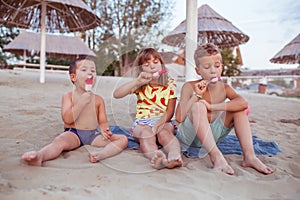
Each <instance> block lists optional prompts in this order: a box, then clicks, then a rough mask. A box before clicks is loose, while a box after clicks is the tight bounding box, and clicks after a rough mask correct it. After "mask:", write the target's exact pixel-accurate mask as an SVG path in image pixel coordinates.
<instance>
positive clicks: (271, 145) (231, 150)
mask: <svg viewBox="0 0 300 200" xmlns="http://www.w3.org/2000/svg"><path fill="white" fill-rule="evenodd" d="M110 131H111V132H112V133H114V134H121V135H125V136H126V137H127V138H128V145H127V149H139V147H140V145H139V143H138V142H136V141H135V140H134V138H133V136H132V135H131V134H130V132H129V131H130V129H129V128H126V127H123V126H110ZM174 134H175V135H176V131H175V133H174ZM252 140H253V147H254V151H255V154H256V155H266V156H275V155H276V154H277V153H278V152H282V151H281V149H280V148H279V146H278V145H277V144H276V142H266V141H263V140H260V139H258V137H257V136H252ZM217 146H218V148H219V149H220V151H221V152H222V153H223V154H238V155H242V154H243V152H242V148H241V146H240V143H239V140H238V138H237V137H236V135H227V136H226V137H225V139H224V140H223V141H221V142H219V143H218V144H217ZM183 154H184V155H185V156H186V157H189V158H197V157H204V156H205V155H207V153H206V151H205V149H203V148H195V147H188V148H187V149H186V150H184V151H183Z"/></svg>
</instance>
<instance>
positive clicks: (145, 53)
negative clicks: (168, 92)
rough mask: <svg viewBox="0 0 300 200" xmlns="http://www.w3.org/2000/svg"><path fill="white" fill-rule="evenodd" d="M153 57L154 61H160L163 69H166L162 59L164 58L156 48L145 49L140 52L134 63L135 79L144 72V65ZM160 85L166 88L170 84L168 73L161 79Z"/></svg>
mask: <svg viewBox="0 0 300 200" xmlns="http://www.w3.org/2000/svg"><path fill="white" fill-rule="evenodd" d="M151 56H152V57H153V58H154V59H158V60H159V61H160V63H161V66H162V69H166V66H165V62H164V61H163V59H162V56H161V55H160V53H158V51H157V50H156V49H154V48H145V49H142V50H140V51H139V53H138V55H137V57H136V59H135V61H134V63H133V68H134V71H133V75H134V77H138V76H139V74H140V73H141V72H142V71H143V69H142V65H143V64H144V63H145V62H146V61H148V60H149V59H150V58H151ZM158 81H159V84H161V85H163V86H165V85H167V83H168V73H164V74H162V75H161V76H160V77H159V80H158Z"/></svg>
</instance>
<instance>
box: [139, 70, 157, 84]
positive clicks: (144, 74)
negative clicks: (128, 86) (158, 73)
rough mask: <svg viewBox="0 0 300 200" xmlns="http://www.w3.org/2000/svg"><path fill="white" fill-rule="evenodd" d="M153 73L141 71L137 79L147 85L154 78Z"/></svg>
mask: <svg viewBox="0 0 300 200" xmlns="http://www.w3.org/2000/svg"><path fill="white" fill-rule="evenodd" d="M152 77H153V76H152V74H151V73H147V72H141V73H140V75H139V76H138V78H137V80H138V82H139V83H140V84H141V85H145V84H147V83H149V82H150V81H151V80H152Z"/></svg>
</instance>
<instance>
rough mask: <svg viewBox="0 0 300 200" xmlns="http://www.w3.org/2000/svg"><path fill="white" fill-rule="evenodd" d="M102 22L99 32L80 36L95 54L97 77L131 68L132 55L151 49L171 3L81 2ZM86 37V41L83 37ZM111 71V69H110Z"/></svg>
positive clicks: (137, 0)
mask: <svg viewBox="0 0 300 200" xmlns="http://www.w3.org/2000/svg"><path fill="white" fill-rule="evenodd" d="M85 2H86V3H87V5H89V6H90V7H91V8H92V9H93V10H94V11H95V13H96V14H98V15H99V16H100V18H101V20H102V24H101V26H100V27H99V28H97V29H94V30H91V31H89V32H86V33H83V37H84V38H85V39H88V43H89V46H90V47H91V48H92V49H94V50H96V53H97V60H96V62H97V65H98V73H100V74H102V72H103V71H104V70H106V68H107V67H108V66H109V65H111V64H112V65H113V68H114V74H115V75H117V76H120V75H124V74H125V73H126V72H127V71H128V70H129V69H130V67H131V63H132V57H135V55H134V56H133V55H132V53H136V52H137V51H138V50H139V49H140V48H142V47H143V46H146V45H151V46H155V44H157V43H158V42H160V40H159V37H160V36H161V35H162V33H163V31H164V30H165V29H166V26H167V25H168V19H169V18H170V17H171V11H172V5H173V4H174V0H148V1H146V0H111V1H107V0H85ZM85 34H88V35H89V36H88V37H85ZM110 67H112V66H110Z"/></svg>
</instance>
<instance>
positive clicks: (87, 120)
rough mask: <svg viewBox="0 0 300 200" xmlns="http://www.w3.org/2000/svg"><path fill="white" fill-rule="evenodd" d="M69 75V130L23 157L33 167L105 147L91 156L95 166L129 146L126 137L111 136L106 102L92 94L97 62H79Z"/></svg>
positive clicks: (65, 105)
mask: <svg viewBox="0 0 300 200" xmlns="http://www.w3.org/2000/svg"><path fill="white" fill-rule="evenodd" d="M69 74H70V79H71V81H72V83H73V84H74V86H75V87H74V90H73V91H70V92H67V93H65V94H64V95H63V97H62V112H61V115H62V119H63V122H64V128H65V130H64V132H63V133H62V134H60V135H59V136H57V137H56V138H55V139H54V140H53V141H52V143H50V144H48V145H47V146H45V147H44V148H42V149H41V150H39V151H30V152H27V153H25V154H23V156H22V159H23V160H24V161H26V162H27V163H28V164H29V165H34V166H42V163H43V162H44V161H47V160H52V159H55V158H57V157H58V156H59V155H60V154H61V153H62V152H63V151H69V150H74V149H76V148H78V147H80V146H83V145H92V146H95V147H103V149H101V150H100V151H98V152H92V153H90V162H92V163H95V162H97V161H100V160H103V159H105V158H108V157H111V156H114V155H116V154H118V153H120V152H121V151H122V150H123V149H125V148H126V146H127V142H128V141H127V137H126V136H123V135H115V134H112V133H111V132H110V130H109V124H108V121H107V117H106V111H105V105H104V100H103V98H102V97H100V96H99V95H96V94H94V93H93V92H92V91H91V86H94V85H95V83H96V76H97V75H96V67H95V63H94V61H93V60H91V59H90V58H87V57H83V58H78V59H76V60H75V61H74V62H73V63H71V65H70V68H69ZM87 83H88V84H87Z"/></svg>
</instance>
